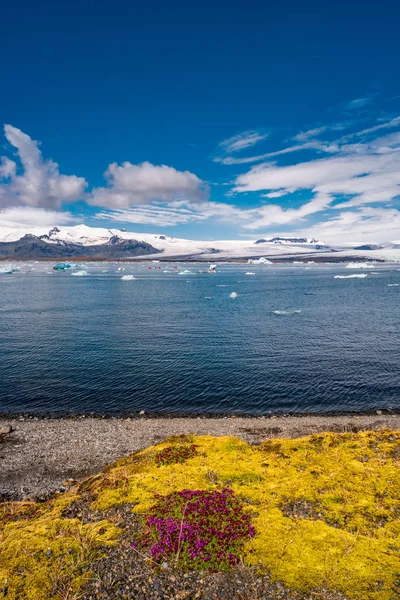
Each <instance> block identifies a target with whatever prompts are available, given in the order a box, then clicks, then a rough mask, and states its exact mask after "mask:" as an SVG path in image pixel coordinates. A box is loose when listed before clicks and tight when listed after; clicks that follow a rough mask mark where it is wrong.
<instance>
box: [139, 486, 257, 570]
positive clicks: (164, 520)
mask: <svg viewBox="0 0 400 600" xmlns="http://www.w3.org/2000/svg"><path fill="white" fill-rule="evenodd" d="M155 498H156V500H157V501H156V504H155V505H154V506H153V507H152V508H151V509H150V511H149V513H148V514H147V515H146V518H145V521H144V535H143V536H142V538H141V540H140V543H139V544H136V547H138V546H139V545H140V547H141V548H142V549H147V550H148V551H149V554H150V556H151V558H152V560H153V561H154V562H156V563H159V564H160V563H162V562H164V561H171V560H172V561H176V563H177V565H178V566H179V567H180V568H183V569H184V570H188V571H189V570H200V571H203V570H206V571H211V572H216V571H226V570H228V569H229V568H230V567H232V566H234V565H235V564H237V563H238V562H239V560H240V555H241V553H242V551H243V546H244V544H245V542H246V541H247V540H249V539H250V538H252V537H254V535H255V530H254V527H252V525H251V517H250V515H248V514H246V513H245V512H244V511H243V506H242V504H241V502H240V501H239V500H238V499H237V498H236V497H235V495H234V493H233V491H232V490H231V489H229V488H224V489H222V490H221V491H218V490H214V491H211V492H209V491H204V490H182V491H180V492H174V493H172V494H168V495H167V496H160V495H157V496H155Z"/></svg>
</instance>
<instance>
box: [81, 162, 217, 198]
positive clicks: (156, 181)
mask: <svg viewBox="0 0 400 600" xmlns="http://www.w3.org/2000/svg"><path fill="white" fill-rule="evenodd" d="M105 177H106V179H107V180H108V186H107V187H101V188H95V189H94V190H93V191H92V192H91V194H90V195H89V196H88V197H87V202H88V203H89V204H93V205H95V206H103V207H107V208H115V209H126V208H129V207H131V206H135V205H144V204H150V203H152V202H157V201H161V202H173V201H174V200H179V199H181V200H186V201H189V202H202V201H204V200H205V199H206V198H207V197H208V194H209V189H208V185H207V184H205V183H204V182H203V181H202V180H201V179H199V178H198V177H197V176H196V175H194V173H191V172H190V171H177V170H176V169H174V168H173V167H167V166H166V165H161V166H157V165H152V164H151V163H149V162H144V163H142V164H140V165H133V164H131V163H129V162H125V163H123V164H122V165H121V166H119V165H117V164H116V163H113V164H111V165H109V167H108V169H107V171H106V173H105Z"/></svg>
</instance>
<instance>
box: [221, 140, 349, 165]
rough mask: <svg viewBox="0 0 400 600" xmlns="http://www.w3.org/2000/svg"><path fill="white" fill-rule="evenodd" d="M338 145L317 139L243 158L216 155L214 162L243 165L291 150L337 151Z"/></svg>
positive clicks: (288, 152) (287, 152) (289, 152)
mask: <svg viewBox="0 0 400 600" xmlns="http://www.w3.org/2000/svg"><path fill="white" fill-rule="evenodd" d="M338 149H339V148H338V146H337V145H336V144H334V143H329V142H326V143H325V142H320V141H318V140H314V141H309V142H304V144H297V145H295V146H289V147H287V148H282V149H281V150H274V151H273V152H266V153H265V154H258V155H256V156H247V157H243V158H236V157H233V156H226V157H216V158H215V159H214V161H215V162H219V163H222V164H224V165H245V164H249V163H254V162H261V161H262V160H266V159H267V158H274V157H275V156H282V155H283V154H292V153H293V152H300V151H302V150H318V151H320V152H327V153H332V152H337V151H338Z"/></svg>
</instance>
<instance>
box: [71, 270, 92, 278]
mask: <svg viewBox="0 0 400 600" xmlns="http://www.w3.org/2000/svg"><path fill="white" fill-rule="evenodd" d="M87 274H88V272H87V271H75V273H71V277H86V275H87Z"/></svg>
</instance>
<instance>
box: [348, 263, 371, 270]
mask: <svg viewBox="0 0 400 600" xmlns="http://www.w3.org/2000/svg"><path fill="white" fill-rule="evenodd" d="M373 268H374V265H371V263H357V262H349V264H348V265H346V269H373Z"/></svg>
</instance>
